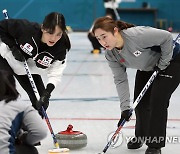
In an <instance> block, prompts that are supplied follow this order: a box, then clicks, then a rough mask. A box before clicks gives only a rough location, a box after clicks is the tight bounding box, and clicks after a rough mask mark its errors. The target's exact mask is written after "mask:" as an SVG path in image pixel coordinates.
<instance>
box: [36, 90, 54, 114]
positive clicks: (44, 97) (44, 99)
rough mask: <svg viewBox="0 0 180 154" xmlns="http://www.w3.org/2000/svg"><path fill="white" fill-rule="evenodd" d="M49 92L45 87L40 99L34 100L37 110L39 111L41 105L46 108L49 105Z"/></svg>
mask: <svg viewBox="0 0 180 154" xmlns="http://www.w3.org/2000/svg"><path fill="white" fill-rule="evenodd" d="M50 96H51V94H50V93H49V92H48V91H47V90H46V89H45V90H44V92H43V94H42V96H41V97H40V99H39V100H38V101H37V102H36V108H37V110H38V111H41V109H42V106H43V107H44V109H45V110H47V108H48V106H49V98H50Z"/></svg>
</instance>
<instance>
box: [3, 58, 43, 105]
mask: <svg viewBox="0 0 180 154" xmlns="http://www.w3.org/2000/svg"><path fill="white" fill-rule="evenodd" d="M0 70H5V71H8V72H10V73H12V74H13V75H14V76H15V77H16V79H17V80H18V82H19V84H20V85H21V86H22V88H23V89H24V90H25V91H26V93H27V94H28V96H29V98H30V100H31V103H32V106H33V107H34V108H36V105H35V104H36V101H37V99H36V96H35V94H34V91H33V89H32V87H31V83H30V81H29V78H28V76H27V75H17V74H15V73H14V72H13V70H12V69H11V67H10V66H9V64H8V63H7V61H6V60H5V59H4V58H2V57H1V56H0ZM32 77H33V79H34V82H35V84H36V87H37V89H38V92H39V95H40V96H41V95H42V93H43V91H44V90H45V87H44V83H43V81H42V78H41V76H40V75H38V74H32Z"/></svg>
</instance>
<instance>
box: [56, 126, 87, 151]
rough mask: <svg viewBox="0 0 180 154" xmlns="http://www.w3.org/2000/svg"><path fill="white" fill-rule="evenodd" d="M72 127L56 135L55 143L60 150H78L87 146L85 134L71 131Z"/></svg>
mask: <svg viewBox="0 0 180 154" xmlns="http://www.w3.org/2000/svg"><path fill="white" fill-rule="evenodd" d="M72 129H73V126H72V125H68V127H67V130H66V131H61V132H59V133H57V134H56V138H57V141H58V143H59V146H60V147H61V148H69V149H80V148H83V147H85V146H86V145H87V136H86V134H84V133H82V132H80V131H73V130H72Z"/></svg>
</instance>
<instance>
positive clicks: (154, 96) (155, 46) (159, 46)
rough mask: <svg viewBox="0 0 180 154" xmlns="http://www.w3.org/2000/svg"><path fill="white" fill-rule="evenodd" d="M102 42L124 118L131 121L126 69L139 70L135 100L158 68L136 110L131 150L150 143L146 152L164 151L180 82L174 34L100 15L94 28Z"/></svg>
mask: <svg viewBox="0 0 180 154" xmlns="http://www.w3.org/2000/svg"><path fill="white" fill-rule="evenodd" d="M92 32H93V34H94V35H95V37H96V38H97V40H98V41H99V43H100V44H101V45H102V46H103V47H104V48H106V53H105V57H106V59H107V62H108V64H109V67H110V68H111V70H112V73H113V76H114V83H115V84H116V89H117V92H118V96H119V99H120V108H121V118H120V120H119V122H118V126H119V125H120V124H121V122H122V120H123V119H125V120H126V121H128V120H129V119H130V117H131V115H129V110H130V109H131V105H130V92H129V84H128V76H127V72H126V70H127V68H134V69H137V73H136V77H135V88H134V100H135V99H136V98H137V97H138V95H139V94H140V92H141V90H142V89H143V87H144V86H145V84H146V83H147V81H148V80H149V78H150V77H151V75H152V73H153V72H154V71H155V70H158V71H159V73H158V76H157V77H156V78H155V80H154V82H153V84H152V86H151V87H150V88H149V89H148V91H147V92H146V94H145V95H144V96H143V98H142V99H141V101H140V102H139V104H138V106H137V107H136V109H135V114H136V125H135V137H134V138H133V139H132V140H131V141H130V142H129V143H128V144H127V147H128V149H138V148H140V147H141V146H142V145H143V143H146V145H147V146H148V148H147V150H146V151H145V154H161V148H162V147H165V141H166V124H167V112H168V106H169V101H170V98H171V95H172V93H173V92H174V91H175V89H176V88H177V87H178V85H179V83H180V71H178V69H179V68H180V49H179V44H178V42H176V43H175V46H174V48H173V37H172V35H171V33H169V32H168V31H165V30H161V29H156V28H152V27H147V26H135V25H133V24H129V23H126V22H123V21H114V20H112V19H111V18H107V17H101V18H98V19H97V20H96V21H95V24H94V27H93V29H92Z"/></svg>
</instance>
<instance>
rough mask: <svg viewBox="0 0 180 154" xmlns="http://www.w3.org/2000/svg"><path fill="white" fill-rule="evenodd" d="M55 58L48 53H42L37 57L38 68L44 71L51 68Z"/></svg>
mask: <svg viewBox="0 0 180 154" xmlns="http://www.w3.org/2000/svg"><path fill="white" fill-rule="evenodd" d="M53 60H54V56H53V55H51V54H50V53H48V52H41V53H39V54H37V55H36V58H35V60H34V61H35V62H36V66H37V67H39V68H42V69H46V68H48V67H50V65H51V64H52V63H53Z"/></svg>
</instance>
